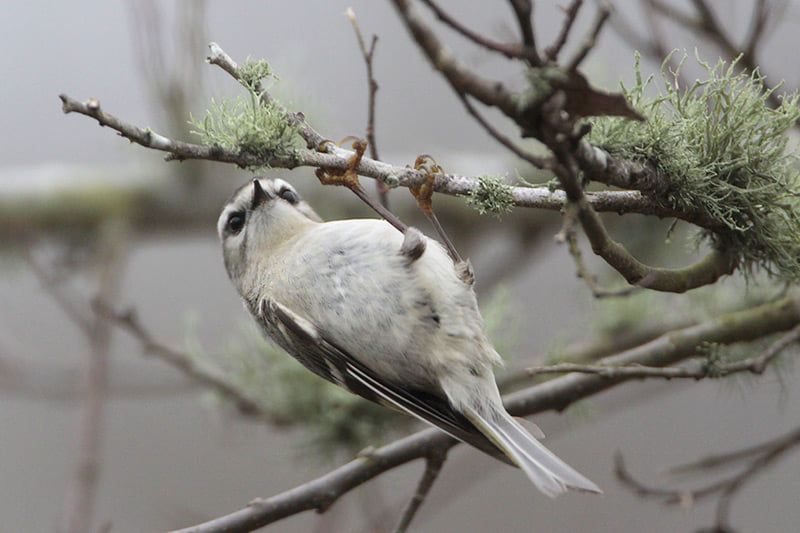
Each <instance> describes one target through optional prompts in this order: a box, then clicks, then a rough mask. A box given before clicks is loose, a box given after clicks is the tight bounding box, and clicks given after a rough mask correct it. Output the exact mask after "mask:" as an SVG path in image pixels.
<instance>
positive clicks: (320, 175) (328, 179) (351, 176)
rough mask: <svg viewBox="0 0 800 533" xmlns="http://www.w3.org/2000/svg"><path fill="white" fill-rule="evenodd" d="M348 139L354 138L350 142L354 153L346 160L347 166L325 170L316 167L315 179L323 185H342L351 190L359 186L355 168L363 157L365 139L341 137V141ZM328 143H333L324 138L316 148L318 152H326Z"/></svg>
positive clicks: (365, 147)
mask: <svg viewBox="0 0 800 533" xmlns="http://www.w3.org/2000/svg"><path fill="white" fill-rule="evenodd" d="M348 139H354V140H353V144H352V147H353V150H354V153H353V155H352V156H350V158H349V159H348V160H347V167H346V168H345V169H344V170H326V169H322V168H318V169H317V170H316V172H315V174H316V176H317V179H318V180H319V181H320V183H322V184H323V185H342V186H344V187H347V188H348V189H353V190H355V189H360V188H361V183H360V182H359V181H358V172H357V171H356V169H357V168H358V165H359V164H360V163H361V158H362V157H364V152H366V150H367V141H365V140H363V139H359V138H356V137H345V138H344V139H342V142H345V141H347V140H348ZM328 144H334V143H333V141H331V140H324V141H322V142H321V143H320V144H319V146H318V148H317V149H318V150H319V151H320V152H327V151H328V148H327V145H328Z"/></svg>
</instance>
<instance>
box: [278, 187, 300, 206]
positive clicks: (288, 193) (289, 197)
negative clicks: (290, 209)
mask: <svg viewBox="0 0 800 533" xmlns="http://www.w3.org/2000/svg"><path fill="white" fill-rule="evenodd" d="M278 196H280V197H281V198H283V199H284V200H286V201H287V202H289V203H290V204H292V205H294V204H296V203H297V202H299V201H300V197H299V196H297V193H296V192H294V191H293V190H292V189H289V188H283V189H281V192H279V193H278Z"/></svg>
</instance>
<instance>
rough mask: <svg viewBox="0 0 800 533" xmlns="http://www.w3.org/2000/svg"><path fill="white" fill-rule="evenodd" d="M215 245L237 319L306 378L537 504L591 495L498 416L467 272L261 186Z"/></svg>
mask: <svg viewBox="0 0 800 533" xmlns="http://www.w3.org/2000/svg"><path fill="white" fill-rule="evenodd" d="M217 231H218V234H219V238H220V240H221V244H222V254H223V260H224V265H225V269H226V271H227V273H228V276H229V278H230V280H231V281H232V283H233V285H234V286H235V288H236V290H237V291H238V293H239V295H240V296H241V298H242V300H243V303H244V306H245V308H246V309H247V311H248V312H249V313H250V315H251V316H252V317H253V318H254V320H255V322H256V323H257V324H258V326H259V328H260V330H261V332H262V333H263V334H264V335H265V336H266V337H268V338H269V339H271V340H272V341H273V342H274V343H275V344H277V345H278V346H280V347H281V348H283V349H284V350H285V351H286V352H287V353H288V354H290V355H291V356H292V357H294V358H295V359H297V360H298V361H299V362H300V363H301V364H302V365H304V366H305V367H306V368H308V369H309V370H310V371H311V372H313V373H315V374H317V375H318V376H320V377H322V378H323V379H326V380H328V381H331V382H333V383H335V384H337V385H339V386H341V387H344V388H345V389H347V390H348V391H350V392H351V393H354V394H357V395H359V396H362V397H364V398H366V399H368V400H371V401H373V402H377V403H379V404H382V405H384V406H387V407H390V408H393V409H395V410H399V411H402V412H404V413H406V414H408V415H411V416H413V417H416V418H418V419H420V420H422V421H424V422H427V423H428V424H431V425H433V426H435V427H437V428H439V429H440V430H442V431H444V432H445V433H447V434H449V435H450V436H452V437H454V438H455V439H458V440H460V441H463V442H465V443H467V444H470V445H472V446H474V447H475V448H477V449H479V450H481V451H483V452H485V453H487V454H489V455H491V456H493V457H496V458H498V459H501V460H503V461H505V462H507V463H509V464H511V465H514V466H517V467H519V468H520V469H521V470H522V471H523V472H524V473H525V474H526V475H527V476H528V478H529V479H530V480H531V481H532V482H533V484H534V485H535V486H536V487H537V488H538V489H539V490H540V491H541V492H543V493H544V494H546V495H548V496H551V497H553V496H557V495H559V494H562V493H564V492H566V491H567V490H570V489H572V490H576V491H582V492H590V493H601V492H602V491H601V490H600V488H599V487H598V486H597V485H596V484H595V483H593V482H592V481H590V480H589V479H588V478H587V477H585V476H584V475H582V474H580V473H579V472H577V471H576V470H575V469H574V468H572V467H571V466H569V465H568V464H566V463H565V462H564V461H562V460H561V459H560V458H558V457H557V456H556V455H555V454H554V453H552V452H551V451H550V450H548V449H547V448H546V447H545V446H544V445H543V444H541V443H540V442H539V440H537V438H536V437H535V436H534V435H533V434H531V433H530V432H529V431H527V430H526V429H525V427H524V426H523V423H522V419H520V420H518V419H515V418H514V417H512V416H511V415H510V414H509V413H508V412H507V411H506V409H505V407H504V406H503V402H502V399H501V396H500V392H499V390H498V387H497V384H496V382H495V377H494V367H495V366H497V365H500V364H501V363H502V359H501V357H500V355H499V354H498V353H497V351H496V350H495V349H494V347H493V346H492V344H491V342H490V341H489V339H488V336H487V334H486V331H485V328H484V322H483V319H482V317H481V314H480V311H479V309H478V303H477V298H476V295H475V291H474V287H473V281H474V277H473V276H472V275H471V267H470V266H469V265H468V264H467V263H463V262H462V263H456V262H454V260H453V259H451V257H450V256H449V255H448V253H447V251H446V250H445V249H444V247H443V246H442V245H441V244H440V243H439V242H438V241H436V240H435V239H431V238H428V237H426V236H424V235H423V234H422V233H421V232H420V231H419V230H417V229H415V228H413V227H409V228H407V229H406V230H405V232H403V233H401V232H400V231H398V230H397V229H396V228H395V227H393V226H391V225H390V224H388V223H387V222H386V221H384V220H381V219H369V218H365V219H348V220H335V221H323V220H322V219H321V218H320V217H319V216H318V215H317V214H316V212H315V211H314V210H313V209H312V208H311V207H310V206H309V205H308V203H306V202H305V201H304V200H303V199H302V198H301V197H300V195H299V194H298V193H297V191H296V190H295V188H294V187H292V186H291V185H290V184H289V183H288V182H286V181H284V180H282V179H268V178H265V177H258V178H255V179H253V180H252V181H249V182H248V183H246V184H244V185H243V186H241V187H240V188H239V189H237V190H236V191H235V192H234V193H233V195H232V196H231V197H230V199H229V200H228V202H227V204H226V205H225V206H224V208H223V210H222V213H221V214H220V216H219V219H218V222H217ZM531 427H533V433H535V434H536V436H539V437H543V434H540V431H541V430H539V429H538V428H537V427H535V426H531Z"/></svg>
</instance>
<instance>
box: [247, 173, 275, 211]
mask: <svg viewBox="0 0 800 533" xmlns="http://www.w3.org/2000/svg"><path fill="white" fill-rule="evenodd" d="M269 196H270V195H269V194H267V192H266V191H265V190H264V189H262V188H261V183H260V182H259V181H258V179H254V180H253V200H252V201H251V202H250V209H256V208H257V207H258V206H260V205H261V204H263V203H264V201H265V200H268V199H269Z"/></svg>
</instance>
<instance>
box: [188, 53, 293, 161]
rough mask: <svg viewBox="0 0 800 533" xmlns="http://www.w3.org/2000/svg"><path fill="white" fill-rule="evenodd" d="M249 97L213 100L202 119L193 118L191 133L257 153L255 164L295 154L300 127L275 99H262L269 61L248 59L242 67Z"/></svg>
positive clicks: (206, 139)
mask: <svg viewBox="0 0 800 533" xmlns="http://www.w3.org/2000/svg"><path fill="white" fill-rule="evenodd" d="M239 74H240V81H241V83H242V85H243V86H244V88H245V89H246V90H247V93H248V94H247V96H246V97H237V98H234V99H223V100H220V101H217V100H214V99H212V100H211V106H210V108H209V109H208V110H207V111H206V115H205V117H204V118H203V119H202V120H196V119H195V118H194V117H191V118H190V121H189V123H190V124H191V126H192V128H193V130H192V133H194V134H195V135H198V136H199V137H200V138H201V139H202V140H203V142H204V143H205V144H209V145H212V146H219V147H221V148H224V149H226V150H231V151H236V152H239V153H242V154H246V155H251V156H255V157H256V158H257V159H258V161H259V163H258V164H255V165H253V166H254V167H255V168H258V167H262V166H268V164H269V160H270V159H272V158H282V157H292V156H293V155H294V154H295V153H296V151H297V149H298V148H299V146H300V142H299V136H298V127H297V125H296V124H295V123H294V122H293V121H292V120H291V119H290V117H289V114H288V113H287V111H286V110H285V109H284V108H283V106H281V105H280V104H279V103H278V102H276V101H275V100H269V101H268V102H263V101H262V100H261V94H260V93H259V90H260V88H261V82H262V81H263V79H265V78H266V77H271V76H272V73H271V71H270V68H269V65H268V64H267V63H266V61H256V62H251V61H248V62H247V63H245V64H244V65H243V66H242V67H240V69H239Z"/></svg>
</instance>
